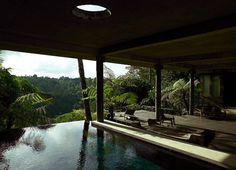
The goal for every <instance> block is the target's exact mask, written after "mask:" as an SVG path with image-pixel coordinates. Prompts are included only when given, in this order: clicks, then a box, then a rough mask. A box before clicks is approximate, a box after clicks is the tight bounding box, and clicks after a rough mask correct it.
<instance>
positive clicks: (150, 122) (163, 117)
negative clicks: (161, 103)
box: [148, 114, 175, 126]
mask: <svg viewBox="0 0 236 170" xmlns="http://www.w3.org/2000/svg"><path fill="white" fill-rule="evenodd" d="M165 121H170V123H171V126H174V125H175V117H174V116H172V115H166V114H162V115H161V116H160V118H159V119H148V125H149V126H152V125H155V124H159V125H161V124H162V123H163V122H165Z"/></svg>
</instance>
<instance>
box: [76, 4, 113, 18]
mask: <svg viewBox="0 0 236 170" xmlns="http://www.w3.org/2000/svg"><path fill="white" fill-rule="evenodd" d="M72 13H73V14H74V15H75V16H77V17H79V18H82V19H91V20H93V19H103V18H107V17H109V16H111V11H110V10H109V9H107V8H106V7H103V6H100V5H93V4H84V5H78V6H77V7H76V8H75V9H73V10H72Z"/></svg>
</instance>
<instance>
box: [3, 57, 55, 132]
mask: <svg viewBox="0 0 236 170" xmlns="http://www.w3.org/2000/svg"><path fill="white" fill-rule="evenodd" d="M1 61H2V60H1ZM51 102H52V98H51V97H49V96H47V95H44V94H41V93H39V91H38V89H36V88H34V87H33V86H32V85H30V83H29V82H27V81H26V80H24V79H22V78H19V77H16V76H13V75H11V74H10V72H9V69H6V68H3V67H2V65H1V67H0V123H1V126H2V127H5V128H7V129H10V128H11V127H12V126H14V127H23V126H28V125H36V124H37V123H43V122H45V121H43V120H45V119H44V118H45V114H46V110H45V107H46V106H47V105H48V104H50V103H51Z"/></svg>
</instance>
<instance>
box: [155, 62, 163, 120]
mask: <svg viewBox="0 0 236 170" xmlns="http://www.w3.org/2000/svg"><path fill="white" fill-rule="evenodd" d="M162 68H163V66H162V65H159V64H158V65H156V66H155V70H156V79H155V81H156V82H155V85H156V95H155V111H156V119H157V120H159V119H160V117H161V70H162Z"/></svg>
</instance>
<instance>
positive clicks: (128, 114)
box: [124, 109, 138, 120]
mask: <svg viewBox="0 0 236 170" xmlns="http://www.w3.org/2000/svg"><path fill="white" fill-rule="evenodd" d="M134 112H135V110H134V109H127V110H126V111H125V114H124V120H138V118H137V117H136V116H135V115H134Z"/></svg>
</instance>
